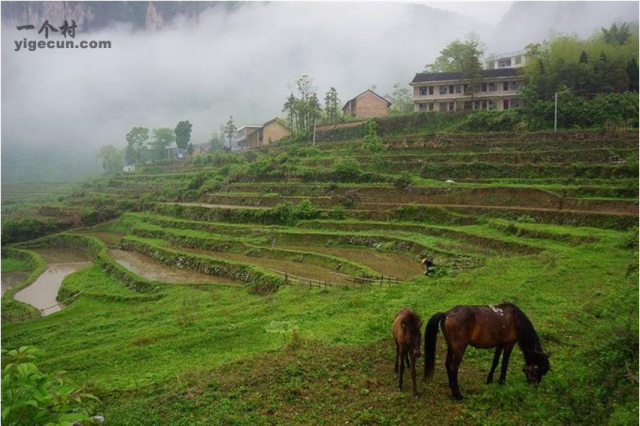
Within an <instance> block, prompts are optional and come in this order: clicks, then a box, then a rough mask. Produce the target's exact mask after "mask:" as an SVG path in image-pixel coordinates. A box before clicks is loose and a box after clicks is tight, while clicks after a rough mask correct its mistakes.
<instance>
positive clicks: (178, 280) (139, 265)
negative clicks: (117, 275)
mask: <svg viewBox="0 0 640 426" xmlns="http://www.w3.org/2000/svg"><path fill="white" fill-rule="evenodd" d="M108 254H109V256H110V257H111V258H112V259H114V260H115V261H116V262H118V263H119V264H120V265H122V266H123V267H125V268H126V269H128V270H129V271H131V272H133V273H134V274H136V275H139V276H141V277H143V278H146V279H148V280H155V281H160V282H164V283H169V284H212V283H217V284H235V285H243V284H242V283H240V282H238V281H233V280H230V279H229V278H224V277H218V276H212V275H207V274H201V273H199V272H196V271H192V270H190V269H180V268H177V267H174V266H168V265H165V264H163V263H160V262H156V261H155V260H153V259H151V258H150V257H148V256H145V255H144V254H141V253H136V252H131V251H124V250H109V252H108Z"/></svg>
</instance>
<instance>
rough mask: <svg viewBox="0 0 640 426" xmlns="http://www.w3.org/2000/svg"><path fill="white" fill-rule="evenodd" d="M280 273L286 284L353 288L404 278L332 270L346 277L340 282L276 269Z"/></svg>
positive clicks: (399, 281)
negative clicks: (366, 275) (341, 272)
mask: <svg viewBox="0 0 640 426" xmlns="http://www.w3.org/2000/svg"><path fill="white" fill-rule="evenodd" d="M273 272H276V273H278V274H281V275H282V276H284V282H285V284H289V283H292V284H298V285H304V286H309V288H311V287H319V288H328V287H344V288H349V287H350V286H351V287H353V288H360V289H362V288H364V287H372V286H374V285H376V284H377V285H380V287H382V286H384V285H387V286H392V285H396V284H400V283H401V282H402V280H400V279H398V278H393V277H386V276H384V275H380V277H379V278H371V277H365V276H362V277H356V276H352V275H345V274H340V273H337V272H332V274H334V275H338V276H341V277H344V278H345V280H344V281H345V282H338V281H334V280H316V279H313V278H306V277H300V276H297V275H292V274H290V273H288V272H283V271H276V270H273Z"/></svg>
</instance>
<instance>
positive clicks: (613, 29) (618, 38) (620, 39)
mask: <svg viewBox="0 0 640 426" xmlns="http://www.w3.org/2000/svg"><path fill="white" fill-rule="evenodd" d="M601 30H602V39H603V40H604V42H605V43H607V44H619V45H621V44H625V43H626V42H627V40H628V39H629V38H630V37H631V29H630V28H629V26H628V25H627V23H626V22H623V23H622V24H621V25H620V26H619V27H618V25H617V24H613V25H611V26H610V27H609V29H606V28H601Z"/></svg>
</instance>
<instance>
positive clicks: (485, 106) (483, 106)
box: [482, 101, 487, 109]
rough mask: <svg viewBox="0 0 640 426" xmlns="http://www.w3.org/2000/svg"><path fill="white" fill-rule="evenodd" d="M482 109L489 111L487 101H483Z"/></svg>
mask: <svg viewBox="0 0 640 426" xmlns="http://www.w3.org/2000/svg"><path fill="white" fill-rule="evenodd" d="M482 109H487V101H482Z"/></svg>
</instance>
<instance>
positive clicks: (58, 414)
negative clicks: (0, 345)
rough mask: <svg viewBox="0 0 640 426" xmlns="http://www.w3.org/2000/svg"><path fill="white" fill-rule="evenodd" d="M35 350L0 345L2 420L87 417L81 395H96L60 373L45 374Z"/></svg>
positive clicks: (56, 421)
mask: <svg viewBox="0 0 640 426" xmlns="http://www.w3.org/2000/svg"><path fill="white" fill-rule="evenodd" d="M38 353H39V351H38V350H37V349H36V348H34V347H31V346H22V347H20V348H19V349H14V350H9V351H7V350H6V349H2V354H3V360H4V359H6V362H5V363H4V367H3V369H2V423H3V424H7V425H24V424H29V425H68V424H71V423H72V422H82V421H90V420H91V418H90V417H89V416H88V415H87V414H86V412H85V410H84V409H83V408H82V405H81V404H82V399H83V398H84V399H87V398H91V399H97V398H96V397H95V396H93V395H91V394H88V393H83V392H82V388H78V387H76V386H74V385H72V384H70V383H69V382H68V381H66V380H65V379H64V378H63V376H62V373H57V374H45V373H43V372H41V371H40V369H39V368H38V367H37V365H36V364H35V360H36V359H37V355H38Z"/></svg>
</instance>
